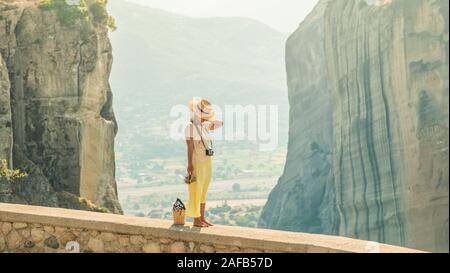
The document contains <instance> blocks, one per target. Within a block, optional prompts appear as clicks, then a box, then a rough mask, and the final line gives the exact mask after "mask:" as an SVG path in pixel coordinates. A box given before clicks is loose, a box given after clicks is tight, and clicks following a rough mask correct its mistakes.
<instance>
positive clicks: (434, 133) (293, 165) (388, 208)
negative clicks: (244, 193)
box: [261, 0, 449, 251]
mask: <svg viewBox="0 0 450 273" xmlns="http://www.w3.org/2000/svg"><path fill="white" fill-rule="evenodd" d="M319 5H323V6H325V7H324V8H323V12H322V14H317V15H316V16H313V15H312V16H310V18H308V19H307V20H306V21H305V22H304V23H303V24H302V25H301V26H300V28H299V30H298V31H297V32H296V33H294V35H293V36H292V37H291V39H290V40H289V42H288V46H287V59H288V64H287V70H288V77H289V83H290V86H289V88H290V94H291V98H290V99H291V106H292V108H293V109H291V134H290V146H289V153H290V156H288V161H287V165H286V170H285V174H284V175H283V177H282V178H281V179H280V182H279V186H278V187H277V189H275V190H274V192H273V193H272V195H271V197H270V198H269V202H268V204H267V205H266V208H265V210H264V212H263V216H262V218H261V226H266V227H275V228H280V224H279V223H280V220H279V219H282V217H285V216H284V215H283V210H286V208H289V207H292V206H297V209H296V212H295V211H291V213H293V214H294V215H292V216H289V217H290V218H291V219H304V218H305V215H309V214H310V213H311V208H310V206H309V204H316V207H315V210H313V212H314V216H313V217H312V218H306V222H308V221H310V220H316V221H311V222H310V223H309V224H308V225H306V226H305V225H302V224H300V225H299V224H297V223H295V222H293V225H292V226H290V227H289V229H292V230H300V231H301V230H305V231H313V232H321V233H329V232H333V231H336V232H337V234H340V235H344V236H350V237H356V238H362V239H367V240H374V241H379V242H386V243H390V244H397V245H405V246H409V247H413V248H418V249H423V250H431V251H448V242H449V241H448V219H449V196H448V189H449V188H448V182H449V172H448V163H449V162H448V132H449V131H448V124H449V123H448V122H449V107H448V106H449V105H448V103H449V101H448V94H449V91H448V90H449V89H448V87H449V85H448V72H449V71H448V19H449V16H448V1H441V0H393V1H369V2H366V1H363V0H334V1H321V2H320V4H319ZM320 15H322V16H320ZM317 21H318V22H317ZM317 25H319V26H320V28H321V29H322V30H323V34H322V35H323V37H322V38H321V37H320V35H321V34H317V33H315V32H314V31H312V30H311V28H317ZM315 39H317V40H318V41H317V49H315V50H310V51H309V52H303V51H302V48H304V49H306V50H307V49H308V48H307V47H306V45H307V44H310V43H311V42H312V41H314V40H315ZM320 39H322V40H321V41H320ZM305 47H306V48H305ZM299 52H300V53H299ZM321 59H323V60H324V62H325V65H324V64H323V63H321V62H320V60H321ZM318 60H319V61H318ZM308 67H315V68H317V69H318V70H320V71H321V73H318V74H316V75H313V76H314V77H311V76H309V77H306V76H305V75H308V74H305V73H306V72H305V71H303V72H301V71H302V70H306V69H308ZM299 71H300V72H299ZM300 74H301V75H300ZM318 79H322V81H326V82H327V83H326V84H325V83H320V84H319V85H317V84H316V83H315V82H316V81H317V80H318ZM306 86H315V88H313V89H311V90H308V89H307V88H306ZM302 93H304V94H302ZM312 93H314V94H312ZM297 94H302V95H301V96H302V98H301V99H296V95H297ZM327 94H328V95H327ZM308 96H316V97H319V98H320V97H321V96H325V97H326V96H328V98H327V99H328V100H326V98H325V101H328V102H330V104H331V114H329V113H328V112H327V110H326V109H324V110H320V109H322V107H324V104H323V100H322V101H321V102H320V103H319V104H317V105H315V107H314V106H311V105H305V104H304V103H302V102H303V101H304V100H306V101H307V100H308ZM316 100H318V98H316ZM318 108H319V110H318V111H320V112H321V114H320V115H319V116H318V115H317V114H316V111H317V109H318ZM324 108H326V107H324ZM318 124H320V125H319V126H318ZM324 124H327V125H324ZM327 126H328V127H330V128H326V127H327ZM319 128H322V129H320V130H321V134H320V136H323V137H325V140H322V139H321V138H320V137H319V135H316V136H315V135H314V134H313V136H312V137H311V133H309V131H311V130H319ZM327 132H328V133H327ZM329 132H331V134H330V133H329ZM305 134H306V135H307V136H305ZM327 137H328V138H327ZM313 139H318V140H319V141H316V142H317V144H314V145H313V146H311V145H310V144H311V141H312V140H313ZM326 144H331V148H330V150H329V152H330V154H331V156H330V158H328V157H327V158H326V159H325V158H324V159H323V160H321V161H320V162H319V163H316V164H312V165H310V162H311V161H308V162H306V163H305V162H304V157H305V155H307V154H308V153H304V152H301V151H302V150H306V148H307V146H310V147H315V148H316V150H320V151H327V149H326V148H324V147H327V145H326ZM327 163H329V164H330V169H331V170H329V169H324V168H321V166H323V165H325V164H327ZM317 166H318V167H317ZM314 168H317V172H316V179H311V178H310V175H309V173H308V171H309V172H310V171H311V169H314ZM320 176H323V177H328V178H326V179H325V178H324V180H320V179H317V177H320ZM283 185H284V186H283ZM282 187H283V188H284V189H291V191H286V190H281V191H280V189H283V188H282ZM314 188H317V189H320V191H319V192H320V193H323V194H305V192H308V191H311V190H312V189H314ZM330 191H331V193H329V192H330ZM290 198H291V199H290ZM330 198H331V200H330ZM305 204H306V205H305ZM317 205H318V206H317ZM305 210H306V211H305ZM330 212H331V214H330ZM335 212H337V213H335ZM273 214H275V215H277V214H278V215H279V216H277V218H275V219H274V218H273V216H272V217H270V216H269V215H273ZM331 215H332V216H331ZM334 224H336V225H337V226H336V227H337V229H336V230H334ZM281 228H282V226H281Z"/></svg>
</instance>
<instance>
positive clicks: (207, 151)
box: [206, 149, 214, 156]
mask: <svg viewBox="0 0 450 273" xmlns="http://www.w3.org/2000/svg"><path fill="white" fill-rule="evenodd" d="M206 155H207V156H214V150H213V149H206Z"/></svg>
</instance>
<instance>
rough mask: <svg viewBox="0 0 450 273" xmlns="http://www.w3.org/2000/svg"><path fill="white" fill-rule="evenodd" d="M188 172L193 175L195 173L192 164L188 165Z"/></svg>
mask: <svg viewBox="0 0 450 273" xmlns="http://www.w3.org/2000/svg"><path fill="white" fill-rule="evenodd" d="M187 172H188V174H191V175H192V174H193V173H194V166H193V165H192V164H189V165H188V167H187Z"/></svg>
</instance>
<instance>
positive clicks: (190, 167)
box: [186, 138, 194, 174]
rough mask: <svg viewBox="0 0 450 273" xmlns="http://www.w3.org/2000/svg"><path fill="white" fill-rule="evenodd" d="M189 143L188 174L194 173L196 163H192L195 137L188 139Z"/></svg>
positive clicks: (187, 142)
mask: <svg viewBox="0 0 450 273" xmlns="http://www.w3.org/2000/svg"><path fill="white" fill-rule="evenodd" d="M186 144H187V156H188V167H187V172H188V174H193V173H194V164H193V163H192V157H193V155H194V140H193V138H190V139H186Z"/></svg>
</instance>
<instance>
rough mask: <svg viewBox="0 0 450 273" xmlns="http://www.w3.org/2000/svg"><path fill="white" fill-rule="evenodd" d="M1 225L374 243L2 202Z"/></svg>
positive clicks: (190, 238)
mask: <svg viewBox="0 0 450 273" xmlns="http://www.w3.org/2000/svg"><path fill="white" fill-rule="evenodd" d="M0 222H10V223H29V224H38V225H43V226H55V227H64V228H74V229H85V230H94V231H99V232H110V233H115V234H128V235H141V236H144V237H146V236H147V237H153V238H156V237H158V238H168V239H170V240H174V241H183V242H194V243H197V244H205V245H206V244H207V245H211V244H212V245H223V246H231V247H238V248H240V249H250V250H252V249H254V250H258V251H266V252H297V253H304V252H338V253H339V252H340V253H365V252H370V251H371V249H373V248H371V247H373V246H374V243H371V242H367V241H362V240H355V239H350V238H345V237H337V236H326V235H315V234H305V233H295V232H285V231H275V230H264V229H253V228H242V227H228V226H214V227H210V228H203V229H200V228H192V227H190V226H184V227H183V226H174V225H172V222H171V221H166V220H154V219H147V218H138V217H131V216H123V215H115V214H103V213H95V212H86V211H77V210H67V209H60V208H48V207H38V206H26V205H15V204H3V203H0ZM375 246H376V248H377V249H379V252H382V253H383V252H384V253H418V252H420V251H417V250H413V249H408V248H402V247H396V246H391V245H385V244H379V245H378V244H376V245H375Z"/></svg>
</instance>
